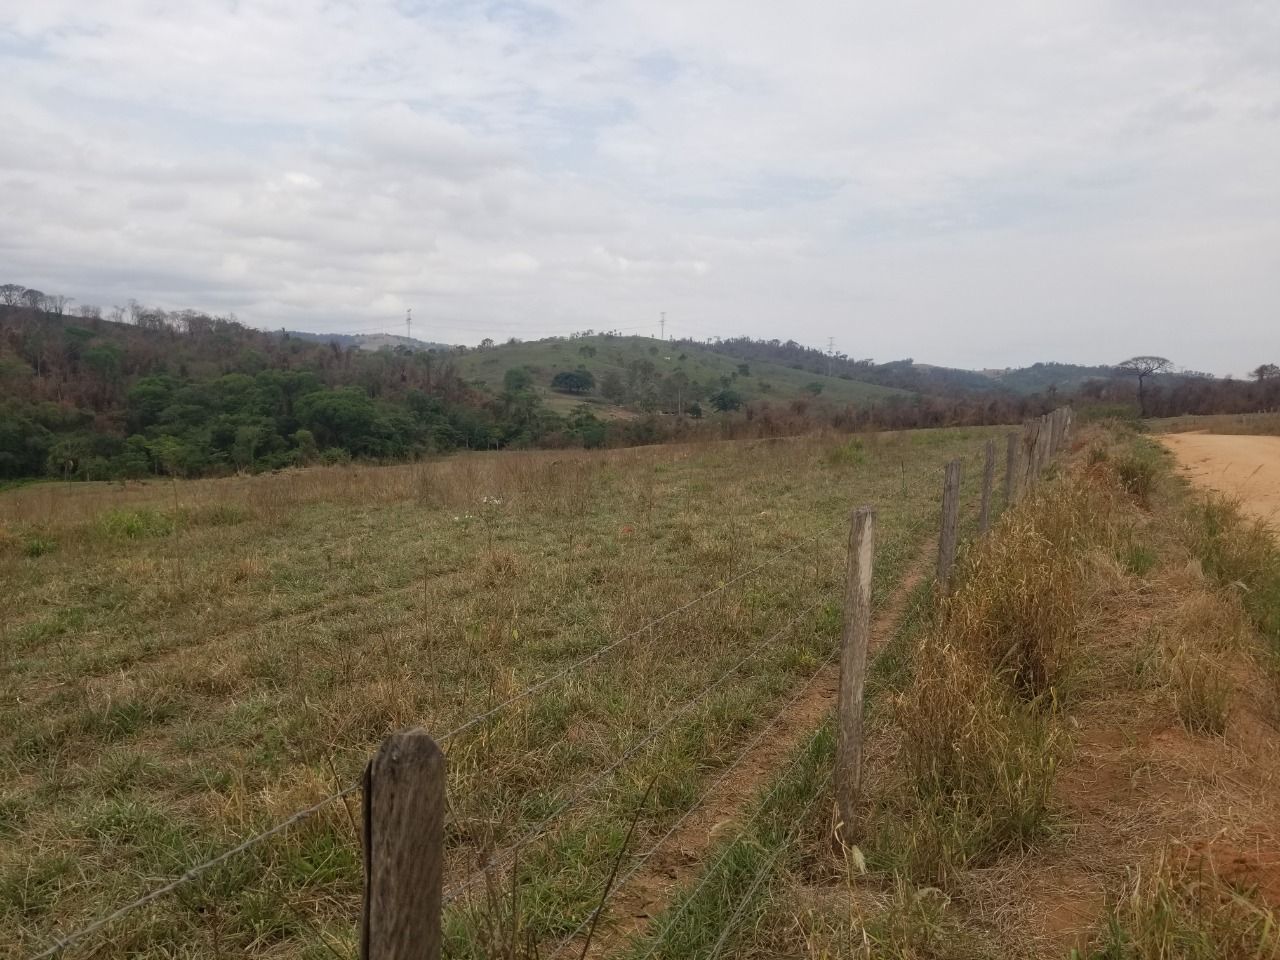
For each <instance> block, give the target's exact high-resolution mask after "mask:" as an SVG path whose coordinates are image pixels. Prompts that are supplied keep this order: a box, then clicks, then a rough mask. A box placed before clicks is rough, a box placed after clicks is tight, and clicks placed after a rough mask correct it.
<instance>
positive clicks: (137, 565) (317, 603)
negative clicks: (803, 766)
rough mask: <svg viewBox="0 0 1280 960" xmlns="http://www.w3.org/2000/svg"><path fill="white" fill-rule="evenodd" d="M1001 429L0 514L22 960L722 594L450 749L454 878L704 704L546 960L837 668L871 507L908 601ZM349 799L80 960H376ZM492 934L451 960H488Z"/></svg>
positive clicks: (643, 762) (803, 442) (587, 869)
mask: <svg viewBox="0 0 1280 960" xmlns="http://www.w3.org/2000/svg"><path fill="white" fill-rule="evenodd" d="M992 432H994V431H989V432H984V431H964V430H953V431H919V432H913V433H910V434H897V435H880V436H871V437H862V438H852V439H850V438H844V437H839V438H835V437H833V438H804V439H798V440H788V441H773V442H754V443H709V444H704V445H699V446H669V447H652V448H643V449H636V450H623V451H613V452H598V453H585V452H577V453H565V452H539V453H519V454H516V453H511V454H474V455H467V456H459V457H455V458H452V459H448V460H443V461H439V462H434V463H428V464H420V465H412V466H402V467H380V468H368V467H359V466H352V467H342V468H336V467H335V468H316V469H309V470H305V471H297V472H291V473H281V474H275V475H263V476H257V477H245V478H229V479H222V480H206V481H190V482H176V483H164V482H153V483H146V484H129V485H127V486H116V485H90V484H76V485H55V484H44V485H35V486H27V487H23V488H19V489H16V490H11V491H8V492H5V493H3V494H0V524H2V526H0V576H2V578H3V583H4V587H5V605H4V608H3V621H2V623H0V629H2V630H3V635H2V637H0V651H3V662H2V663H0V684H2V687H0V694H2V697H0V730H3V731H4V733H3V741H0V756H2V757H3V759H4V767H5V770H6V774H7V775H6V776H5V778H4V780H3V782H2V784H0V841H2V842H0V931H2V932H0V946H2V947H3V949H4V950H5V951H7V952H8V953H10V954H13V955H17V956H23V955H27V954H30V953H32V952H34V951H36V950H37V949H39V948H42V947H43V946H46V945H48V943H49V942H50V941H51V939H52V938H53V937H55V936H57V935H59V934H61V933H65V932H67V931H69V930H71V929H74V928H75V927H77V926H79V925H81V924H83V923H84V922H86V921H88V920H90V919H92V918H94V917H96V916H99V915H101V914H103V913H105V912H107V911H109V910H110V909H111V908H112V907H114V906H116V905H118V904H120V903H123V902H125V901H128V900H131V899H132V898H134V897H136V896H137V895H139V894H141V893H143V892H145V891H146V890H148V889H150V888H151V887H153V886H155V885H156V884H158V883H159V882H160V881H162V880H163V879H165V878H168V877H171V876H174V875H177V874H179V873H181V872H182V871H183V869H184V868H185V867H186V866H188V865H189V864H192V863H195V862H199V861H202V860H204V859H206V858H208V857H210V856H212V855H214V854H216V853H218V852H221V851H222V850H224V849H226V848H228V847H230V846H233V845H234V844H235V843H236V842H237V841H238V840H239V839H241V838H244V837H246V836H248V835H250V834H252V833H254V832H256V831H258V830H261V829H263V828H265V827H267V826H270V825H271V824H274V823H276V822H278V821H279V820H281V819H283V818H284V817H286V816H287V815H289V814H290V813H292V812H293V811H295V810H297V809H300V808H303V807H305V806H307V805H308V804H310V803H312V802H314V801H316V800H318V799H320V798H322V797H324V796H326V795H328V794H330V793H332V792H333V791H334V790H335V789H337V788H339V787H343V786H346V785H347V784H349V783H351V782H352V781H353V780H354V779H355V778H356V777H357V776H358V774H359V771H360V769H361V767H362V765H363V764H364V762H365V760H366V759H367V758H368V756H369V755H370V752H371V751H372V750H373V749H375V748H376V745H377V743H378V742H379V741H380V740H381V738H382V737H383V736H384V735H386V734H387V733H388V732H390V731H392V730H395V729H399V728H404V727H409V726H413V725H422V726H424V727H425V728H426V729H427V730H428V731H430V732H432V733H433V734H437V735H439V734H440V733H441V732H442V731H448V730H450V729H451V728H453V727H454V726H456V725H458V724H459V723H461V722H462V721H464V720H465V719H467V718H469V717H471V716H473V715H475V714H477V713H480V712H483V711H485V710H486V709H488V708H490V707H491V706H493V705H495V704H498V703H500V702H502V701H503V700H504V699H506V698H507V697H509V696H510V695H512V694H513V693H515V692H517V691H519V690H521V689H523V688H524V687H525V686H526V685H528V684H529V683H531V682H534V681H537V680H539V679H540V678H544V677H547V676H550V675H552V674H554V673H555V672H556V671H557V670H558V669H560V668H562V667H564V666H566V665H568V664H571V663H573V662H574V661H575V660H577V659H578V658H580V657H582V656H584V655H586V654H588V653H590V652H592V651H593V650H597V649H599V648H601V647H603V646H605V645H606V644H609V643H610V642H612V641H615V640H617V639H618V638H620V637H625V636H627V635H628V634H630V633H632V632H634V631H636V630H638V628H640V627H642V626H643V625H644V624H646V623H648V622H650V621H652V620H653V619H655V618H657V617H659V616H661V615H664V614H667V613H668V612H669V611H673V610H677V609H678V608H680V607H681V606H682V605H683V604H686V603H688V602H690V601H694V600H695V599H696V598H698V597H699V596H700V595H702V594H704V593H705V592H706V591H709V590H713V589H715V588H716V587H718V586H721V585H726V584H727V585H726V586H725V587H724V589H723V590H721V591H720V592H718V593H716V594H714V595H713V596H711V597H708V598H706V599H704V600H701V601H699V602H697V603H695V604H694V605H693V606H690V607H689V608H688V609H686V610H684V611H683V612H680V613H678V614H677V615H674V616H671V617H669V618H668V619H665V620H664V621H663V622H662V623H661V624H660V625H659V626H657V627H655V628H653V629H652V630H648V631H643V632H640V633H639V634H638V635H636V636H634V637H632V638H631V639H628V640H626V641H625V642H623V643H620V644H619V645H618V646H617V647H616V648H613V649H610V651H609V653H608V654H607V655H605V656H604V657H602V658H601V659H600V660H599V661H598V662H597V663H594V664H592V665H591V666H589V667H587V668H585V669H583V670H582V671H579V672H575V673H573V674H572V675H571V676H570V677H568V678H566V679H565V680H563V681H558V682H556V683H553V684H550V685H548V686H547V687H546V688H545V689H543V690H541V691H539V692H538V693H537V694H536V695H535V696H531V697H529V698H527V699H525V700H522V701H520V702H519V703H518V704H515V705H513V706H512V707H511V708H509V709H506V710H503V711H500V712H499V713H498V714H496V715H495V716H494V717H493V718H492V719H490V720H488V721H486V722H485V723H483V724H479V725H477V726H475V727H473V728H471V729H469V730H468V731H466V732H465V733H464V734H462V735H460V736H458V737H457V738H455V739H453V740H451V741H450V742H449V743H448V745H447V750H446V752H447V753H448V756H449V764H450V788H449V790H450V818H449V825H448V834H447V840H448V846H449V855H448V881H447V882H448V883H450V884H452V883H456V882H457V881H459V880H461V879H463V878H465V877H467V876H468V875H469V874H470V872H471V871H473V870H474V869H475V867H476V866H477V864H478V863H480V861H481V860H482V858H483V856H484V854H485V853H486V851H491V850H493V849H497V848H502V847H503V846H504V845H505V844H506V843H509V842H510V841H511V840H512V839H514V838H516V837H519V836H520V835H521V833H522V832H523V831H524V830H525V829H527V828H528V827H529V826H530V825H531V824H535V823H537V822H539V821H540V819H541V818H542V817H543V816H545V815H546V814H547V813H548V812H550V811H553V810H555V809H557V807H558V806H559V805H560V804H561V803H562V802H563V801H564V800H565V799H566V798H568V797H569V796H571V795H572V794H573V793H574V792H575V789H576V787H580V786H582V785H583V784H586V783H588V782H590V780H591V778H592V775H593V774H594V773H597V772H598V771H600V770H602V769H605V768H607V767H609V766H610V765H611V764H612V763H614V762H616V761H617V760H618V759H619V758H620V757H622V756H623V755H625V754H626V753H627V752H628V750H629V749H631V748H632V747H633V745H634V744H635V743H637V742H638V741H640V740H641V739H642V738H643V737H644V736H645V735H646V734H648V733H650V732H652V731H655V730H657V729H658V727H659V725H660V724H661V723H662V722H663V721H664V720H666V719H667V718H669V717H670V716H671V715H672V714H673V713H675V712H676V711H679V710H684V712H683V713H682V714H681V716H680V719H679V722H677V723H673V724H672V725H671V726H670V727H669V729H665V730H664V731H663V732H662V733H661V734H660V735H657V736H655V737H654V739H653V740H652V742H651V743H649V744H648V745H647V746H646V747H645V748H644V749H643V750H641V751H640V752H639V753H637V755H636V756H635V757H634V758H633V759H631V760H630V761H628V762H627V763H625V764H623V765H621V766H620V767H619V769H618V770H617V772H616V773H615V774H612V775H610V776H609V777H607V778H605V779H604V780H603V781H602V782H600V783H598V784H596V785H595V786H593V787H592V788H591V789H590V790H588V791H587V792H586V795H585V796H584V797H583V799H582V800H581V801H580V802H578V803H576V804H574V805H573V806H572V807H571V808H570V809H568V810H567V811H566V812H565V813H564V815H563V816H562V817H561V818H560V819H559V820H558V821H557V827H556V829H555V830H554V831H552V832H551V833H550V835H549V836H548V837H546V838H545V839H543V840H541V841H539V842H538V843H535V844H531V845H530V846H529V847H528V848H527V849H526V850H525V851H524V853H523V854H522V857H521V859H520V862H519V864H518V866H517V870H518V871H519V874H520V880H521V882H520V884H519V886H520V889H521V891H522V893H521V912H522V921H521V929H522V930H523V931H524V932H525V935H527V936H530V937H533V938H536V939H537V940H541V941H544V942H548V941H550V942H554V938H556V937H559V936H562V935H563V934H565V933H566V932H568V931H570V930H572V929H573V928H574V927H575V926H576V925H577V924H578V922H579V920H580V919H581V918H582V917H583V916H584V914H585V913H586V912H587V911H589V910H590V909H591V907H592V906H594V904H595V901H596V898H597V897H598V896H599V893H600V891H601V889H602V887H603V885H604V883H605V881H606V878H607V875H608V872H609V869H610V866H611V863H612V860H613V858H614V857H615V856H616V854H617V852H618V849H619V847H620V845H621V843H622V838H623V836H624V834H625V831H626V829H627V826H628V824H629V823H630V821H631V820H632V819H633V817H636V816H638V820H637V834H638V835H637V838H636V840H635V843H636V844H637V845H638V844H642V843H644V842H645V841H646V840H649V839H652V838H654V837H656V836H658V835H659V834H660V833H661V832H662V831H663V829H664V828H665V827H666V825H668V824H670V823H671V822H672V821H673V820H674V818H676V817H677V816H678V815H679V814H680V813H681V812H683V811H684V810H686V809H688V808H689V806H690V805H691V804H692V803H694V802H695V800H696V799H697V797H698V796H699V792H700V789H701V788H702V786H703V785H704V784H705V783H706V782H708V780H709V779H710V778H711V777H712V776H713V775H714V774H715V773H716V771H717V770H719V769H721V768H723V767H724V765H725V764H726V763H727V762H728V761H729V760H731V759H732V758H733V757H735V756H736V753H737V751H738V750H739V749H741V746H742V745H743V744H744V743H745V742H747V740H748V739H749V738H750V737H751V736H752V734H753V731H755V730H756V729H757V728H758V727H759V726H760V725H761V723H762V722H763V721H764V719H765V718H767V717H768V716H770V715H771V713H772V712H773V711H775V710H776V709H777V708H778V706H779V705H780V704H781V703H782V702H783V701H784V700H785V698H786V697H787V695H788V693H789V691H791V690H792V689H794V688H796V686H797V685H798V684H799V683H800V682H802V681H803V680H804V679H805V678H807V677H808V676H810V675H811V674H812V673H813V671H814V669H815V667H816V666H817V665H818V664H819V662H820V661H821V660H822V659H823V658H825V656H826V655H827V654H828V653H829V651H830V650H831V649H832V646H833V643H834V638H835V635H836V633H837V631H838V625H839V596H840V589H841V580H842V564H843V561H844V540H845V524H846V522H847V515H848V511H849V509H850V507H852V506H853V505H856V504H859V503H864V502H866V503H871V504H874V505H876V506H878V507H879V508H880V537H879V540H880V544H879V549H878V553H877V569H876V574H877V577H876V592H877V596H878V597H879V598H881V599H883V598H884V597H885V596H886V594H887V592H888V591H889V590H891V589H892V586H893V584H894V583H895V582H896V581H897V580H898V578H899V577H900V576H901V575H902V573H903V571H904V569H905V568H906V567H907V566H908V564H910V563H911V562H912V561H913V560H914V559H915V558H916V556H917V555H918V554H919V551H920V549H921V546H922V545H923V544H924V543H925V541H926V540H927V538H928V537H929V536H931V535H932V534H933V533H934V532H935V531H936V525H937V515H936V514H937V509H938V507H937V504H938V497H939V492H940V484H941V467H942V465H943V463H944V462H945V461H946V460H947V459H949V458H951V457H952V456H956V455H964V456H966V457H967V458H968V462H969V464H970V467H969V469H967V471H966V498H967V502H968V507H969V509H970V511H971V510H972V500H973V495H974V489H973V488H974V486H975V484H974V480H975V478H976V474H977V470H976V469H974V466H973V465H974V463H975V458H976V456H977V455H978V452H979V448H980V445H981V441H982V439H983V438H984V437H985V436H987V435H990V434H991V433H992ZM782 552H785V555H783V556H780V557H777V558H776V559H773V560H772V562H770V563H769V564H768V566H767V567H765V568H764V569H761V570H758V571H756V572H751V571H752V570H753V568H754V567H756V566H757V565H759V564H762V563H764V562H765V561H767V560H769V559H770V558H774V557H776V555H778V554H779V553H782ZM739 578H740V579H739ZM788 624H794V625H793V626H792V627H791V628H790V629H789V630H787V629H786V627H787V625H788ZM774 633H779V634H780V635H779V637H778V639H777V640H776V641H774V642H772V643H770V644H768V645H767V646H765V647H763V648H762V650H761V651H760V653H759V654H758V656H755V657H747V654H749V653H750V652H751V651H752V649H753V648H754V647H755V645H757V644H759V643H760V642H761V641H763V640H765V639H766V638H767V637H769V636H771V635H773V634H774ZM744 657H745V658H746V659H745V662H744V663H743V664H742V666H741V667H740V668H739V669H737V670H736V671H732V672H730V668H731V667H732V666H733V665H734V664H735V663H737V662H738V661H740V660H743V659H744ZM726 673H728V675H729V677H730V682H726V683H723V684H722V685H721V686H720V687H719V688H717V691H716V693H715V694H713V695H712V696H710V697H708V698H707V699H706V700H705V701H703V702H701V703H698V704H696V705H695V706H694V707H693V708H689V709H686V708H685V707H684V704H685V703H686V702H688V701H689V700H690V698H692V697H694V696H695V695H696V694H697V693H698V692H699V691H701V690H702V689H703V688H704V687H705V686H706V685H707V684H708V683H709V682H711V681H712V680H714V679H715V678H717V677H720V676H724V675H726ZM650 783H653V785H654V786H653V791H652V793H651V795H650V797H649V800H648V802H647V804H646V806H645V808H644V809H643V811H641V812H640V813H639V814H638V815H637V814H636V810H637V807H638V804H639V801H640V799H641V797H642V796H643V794H644V792H645V789H646V787H647V786H648V785H649V784H650ZM351 799H352V800H353V803H352V804H351V805H347V804H344V803H341V802H336V803H333V804H330V805H329V806H327V807H326V808H324V809H323V810H322V811H321V813H320V814H318V815H317V816H316V817H314V818H313V819H310V820H308V821H306V822H304V823H301V824H299V825H298V826H297V827H296V828H294V829H293V830H291V831H290V832H289V833H288V834H286V835H283V836H281V837H277V838H275V839H273V840H271V841H268V842H267V843H264V844H262V845H261V846H258V847H256V848H255V849H253V850H252V851H250V852H248V853H246V854H245V855H243V856H240V857H237V858H235V859H234V860H232V861H230V862H228V863H227V864H225V865H224V866H222V867H219V868H217V869H216V870H214V871H211V872H210V873H209V874H207V875H206V876H205V877H204V878H202V879H201V880H200V881H198V882H196V883H192V884H189V885H187V886H186V887H184V888H183V889H182V890H181V891H179V892H176V893H175V894H174V895H172V896H169V897H166V898H164V899H162V900H160V901H158V902H156V903H155V904H153V905H150V906H148V907H146V908H143V909H141V910H138V911H137V912H135V913H133V914H130V915H129V916H128V917H126V918H124V919H121V920H120V921H118V922H116V923H114V924H113V925H112V926H111V927H110V928H109V929H108V930H106V931H104V932H103V933H102V934H100V935H98V936H96V937H95V938H93V939H92V940H90V941H88V942H87V943H86V944H84V945H83V946H82V947H80V948H76V949H73V950H70V951H68V953H67V954H66V955H67V956H106V955H113V956H114V955H126V954H128V955H131V956H140V957H155V958H158V957H195V956H221V955H226V956H245V955H248V956H270V957H308V958H310V957H328V956H333V955H335V954H337V955H339V956H350V955H352V953H353V950H354V943H355V937H356V928H355V921H356V918H357V917H358V913H359V895H360V883H361V870H360V862H359V861H360V853H359V849H360V848H359V841H358V837H357V832H356V829H355V825H356V824H357V823H358V819H359V811H358V809H357V808H356V806H355V803H354V801H355V800H356V799H358V795H357V797H353V798H351ZM479 892H480V894H481V897H480V900H481V902H482V906H481V908H480V911H479V913H480V914H484V910H483V900H484V896H483V892H484V886H483V885H480V887H479ZM466 910H467V908H465V907H463V908H460V909H454V910H453V912H452V913H451V914H450V916H449V919H448V927H449V930H450V936H451V951H452V954H453V955H461V956H465V955H472V954H475V955H479V954H481V953H489V954H492V953H494V952H495V942H496V939H495V938H497V939H500V938H501V936H502V935H503V933H502V931H501V930H494V929H486V928H485V927H484V925H483V923H481V922H478V921H477V916H478V915H472V914H467V913H466ZM490 919H492V917H490Z"/></svg>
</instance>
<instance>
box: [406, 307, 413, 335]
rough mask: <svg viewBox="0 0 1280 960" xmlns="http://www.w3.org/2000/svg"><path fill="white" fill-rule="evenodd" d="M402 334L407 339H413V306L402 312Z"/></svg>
mask: <svg viewBox="0 0 1280 960" xmlns="http://www.w3.org/2000/svg"><path fill="white" fill-rule="evenodd" d="M404 335H405V337H406V338H407V339H409V340H412V339H413V307H410V308H409V309H408V310H406V311H405V314H404Z"/></svg>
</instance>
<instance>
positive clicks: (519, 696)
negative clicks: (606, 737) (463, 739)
mask: <svg viewBox="0 0 1280 960" xmlns="http://www.w3.org/2000/svg"><path fill="white" fill-rule="evenodd" d="M843 522H844V521H843V520H841V521H838V523H843ZM838 523H835V524H831V525H830V526H827V527H825V528H824V529H822V530H820V531H818V532H817V533H815V534H814V535H813V536H811V537H805V539H803V540H801V541H800V542H799V543H796V544H794V545H792V546H790V547H788V548H787V549H785V550H782V551H779V552H778V553H775V554H774V555H773V556H771V557H769V558H768V559H767V560H765V561H763V562H762V563H759V564H757V565H756V566H754V567H752V568H751V569H750V570H744V571H743V572H742V573H739V574H737V575H735V576H734V577H732V578H730V579H728V580H726V581H725V582H724V583H722V584H720V585H719V586H716V587H713V588H712V589H710V590H708V591H706V592H705V593H702V594H699V595H698V596H696V597H694V598H693V599H692V600H690V601H688V602H687V603H683V604H681V605H680V606H678V607H676V608H675V609H674V610H668V611H667V612H666V613H664V614H663V615H662V616H660V617H657V618H655V619H653V620H650V621H649V622H648V623H646V624H645V625H644V626H642V627H639V628H637V629H635V630H633V631H631V632H630V633H628V634H625V635H624V636H621V637H619V638H618V639H617V640H613V641H611V642H609V643H607V644H605V645H604V646H603V647H600V648H599V649H598V650H596V651H594V652H593V653H589V654H587V655H586V656H585V657H583V658H582V659H580V660H576V661H574V662H573V663H571V664H569V665H568V666H567V667H564V668H563V669H561V670H558V671H557V672H555V673H553V674H551V676H549V677H545V678H543V679H542V680H539V681H538V682H537V683H534V684H531V685H530V686H528V687H525V688H524V689H523V690H521V691H520V692H519V693H516V694H512V695H511V696H510V697H508V698H507V699H506V700H503V701H502V702H501V703H499V704H498V705H497V706H494V707H492V708H491V709H489V710H486V711H485V712H484V713H479V714H476V715H475V716H474V717H472V718H471V719H469V720H467V721H465V722H464V723H462V724H460V725H458V726H456V727H454V728H453V729H452V730H449V731H448V732H447V733H443V734H441V735H440V736H439V737H436V738H435V740H436V743H438V744H443V743H446V742H448V741H449V740H451V739H452V738H453V737H456V736H457V735H458V734H460V733H464V732H466V731H467V730H470V729H471V728H472V727H474V726H476V725H477V724H480V723H483V722H484V721H485V720H488V719H489V718H490V717H492V716H493V715H494V714H496V713H499V712H501V711H502V710H504V709H506V708H507V707H509V706H511V704H513V703H516V702H518V701H520V700H523V699H525V698H526V697H529V696H532V695H533V694H535V693H537V692H538V691H539V690H543V689H546V688H547V687H549V686H550V685H551V684H553V683H555V682H556V681H557V680H559V679H561V678H562V677H566V676H568V675H569V674H570V673H572V672H573V671H575V670H579V669H581V668H582V667H585V666H586V665H587V664H589V663H592V662H594V661H596V660H599V659H600V658H601V657H603V656H604V655H605V654H606V653H608V652H609V651H610V650H613V649H614V648H615V647H617V646H619V645H620V644H623V643H626V642H627V641H628V640H634V639H635V638H636V637H638V636H640V635H641V634H642V633H644V632H645V631H647V630H652V629H653V628H654V627H656V626H658V625H659V624H661V623H664V622H666V621H667V620H670V619H671V618H672V617H674V616H676V614H679V613H684V611H686V610H688V609H689V608H690V607H693V606H696V605H697V604H699V603H701V602H702V601H704V600H707V599H708V598H710V597H713V596H715V595H716V594H718V593H721V592H722V591H724V590H726V589H727V588H729V587H731V586H733V584H735V583H738V582H740V581H742V580H744V579H746V578H747V577H749V576H751V575H752V574H755V573H759V572H760V571H761V570H763V569H764V568H765V567H767V566H769V565H770V564H773V563H776V562H777V561H778V560H781V559H782V558H783V557H786V556H789V555H790V554H792V553H795V551H797V550H799V549H800V548H801V547H803V546H806V545H808V544H810V543H813V542H814V541H816V540H817V539H818V538H819V537H821V536H822V535H823V534H824V533H829V532H830V531H831V530H832V529H833V528H834V527H836V526H837V525H838Z"/></svg>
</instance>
